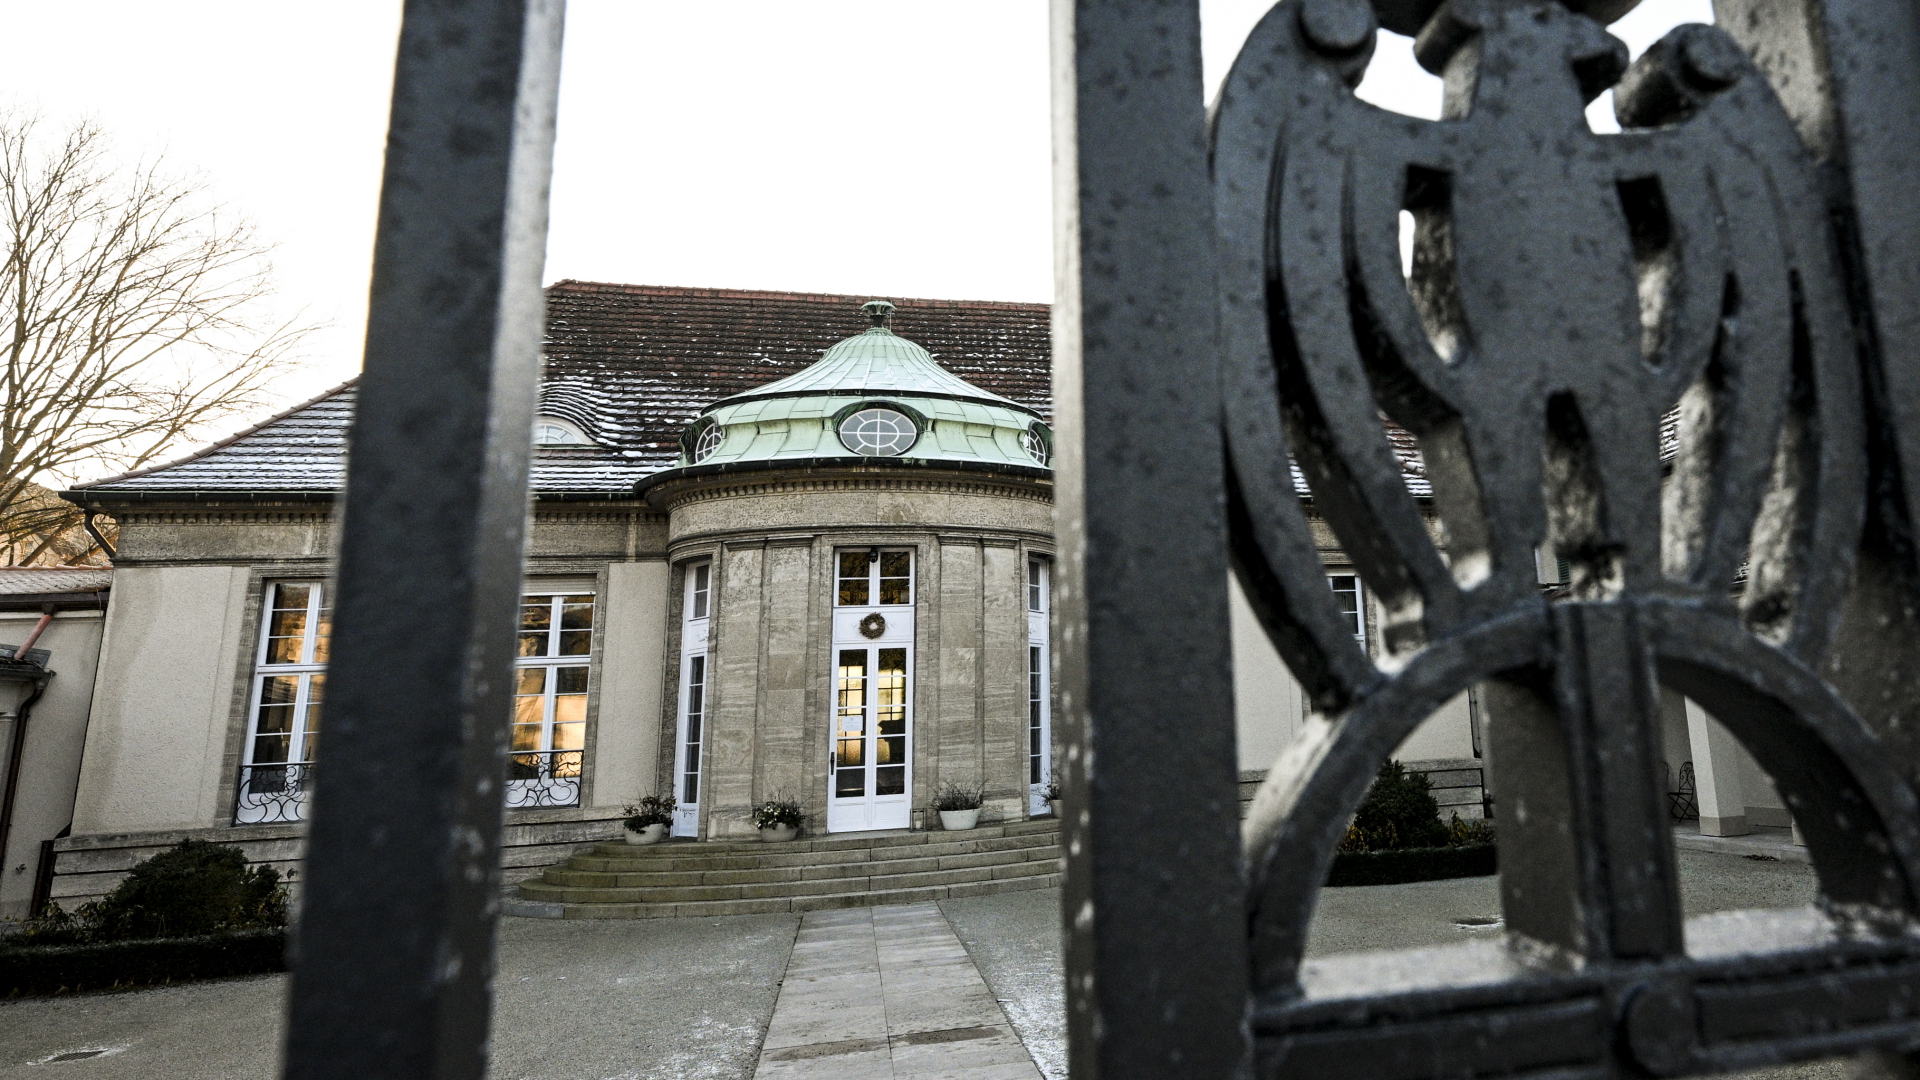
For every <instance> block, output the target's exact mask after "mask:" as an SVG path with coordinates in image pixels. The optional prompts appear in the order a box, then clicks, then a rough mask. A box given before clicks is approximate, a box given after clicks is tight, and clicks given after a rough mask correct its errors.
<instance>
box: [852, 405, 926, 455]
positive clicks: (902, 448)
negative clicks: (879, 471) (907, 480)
mask: <svg viewBox="0 0 1920 1080" xmlns="http://www.w3.org/2000/svg"><path fill="white" fill-rule="evenodd" d="M919 437H920V429H919V428H917V427H915V426H914V423H913V418H912V417H910V416H908V415H907V414H906V413H903V412H900V411H898V410H896V409H879V408H874V409H861V410H860V411H859V412H856V413H853V414H852V415H850V416H848V417H847V418H846V419H845V420H842V421H840V441H841V442H842V443H844V444H846V447H847V449H849V450H851V451H853V452H854V453H856V454H859V455H861V456H862V457H899V456H900V455H901V454H904V453H906V452H907V451H908V450H911V449H912V448H913V443H914V440H916V439H918V438H919Z"/></svg>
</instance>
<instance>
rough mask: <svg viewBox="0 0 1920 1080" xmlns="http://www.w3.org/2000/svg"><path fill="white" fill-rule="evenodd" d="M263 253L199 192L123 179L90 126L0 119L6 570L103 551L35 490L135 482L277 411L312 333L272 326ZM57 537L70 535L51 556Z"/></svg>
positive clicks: (128, 175)
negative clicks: (117, 473)
mask: <svg viewBox="0 0 1920 1080" xmlns="http://www.w3.org/2000/svg"><path fill="white" fill-rule="evenodd" d="M268 251H269V249H268V248H267V247H266V246H264V245H263V244H261V243H260V242H259V241H258V240H257V239H256V238H255V236H254V234H253V231H252V228H251V227H250V226H249V225H248V224H247V223H246V222H245V221H242V220H239V219H238V218H237V216H236V215H233V214H232V213H230V212H228V211H225V210H224V209H222V208H221V207H220V206H218V205H217V204H215V203H213V202H212V200H210V199H209V198H208V196H207V192H206V191H205V189H204V187H203V186H202V185H201V184H199V183H197V182H195V181H192V180H183V179H179V178H176V177H172V176H169V175H168V174H167V173H166V172H165V171H164V170H163V169H162V167H161V164H160V163H159V162H151V163H143V164H138V165H134V166H120V165H116V164H115V163H114V162H113V160H112V158H111V155H110V153H109V149H108V147H107V144H106V139H105V137H104V136H103V135H102V133H101V131H100V129H99V128H98V127H97V126H95V125H94V124H93V123H92V122H90V121H81V122H79V123H76V124H74V125H72V126H71V127H69V128H67V129H66V130H65V131H64V132H57V133H56V132H49V131H48V130H47V126H46V125H45V124H44V123H43V122H42V121H41V120H40V119H39V118H38V117H36V116H33V115H31V114H26V113H19V112H6V111H0V543H4V544H5V545H6V550H7V552H8V554H9V555H10V556H11V557H10V558H9V559H8V561H9V562H13V563H15V564H24V563H27V562H29V561H32V560H39V561H40V562H42V563H47V562H51V563H53V564H55V565H60V564H64V563H65V562H66V561H67V560H70V559H84V558H87V557H88V555H87V551H86V550H79V551H77V552H76V551H74V550H70V549H72V548H75V547H76V546H77V547H79V548H82V549H97V547H98V545H97V544H95V543H94V542H93V540H92V538H91V537H87V536H85V535H84V534H83V533H79V528H78V527H79V512H78V511H77V510H76V509H74V508H73V507H72V506H70V505H68V504H66V503H62V502H60V500H59V499H58V498H56V497H53V496H52V495H51V493H50V492H48V491H47V490H46V488H45V487H43V486H41V482H42V481H46V480H51V481H55V482H61V483H64V482H69V481H71V480H73V479H74V478H75V477H77V476H78V475H80V474H82V473H94V474H98V472H100V471H102V470H103V469H105V470H131V469H138V468H142V467H145V466H147V465H150V464H152V463H154V462H155V461H157V460H159V459H160V458H161V457H162V455H165V454H167V453H168V452H170V451H172V450H175V449H178V448H179V447H180V446H181V445H182V444H183V443H185V442H187V441H189V440H191V439H193V438H195V437H197V436H199V435H202V434H203V433H204V432H205V431H206V429H208V428H209V427H210V426H211V425H215V424H219V423H221V422H225V421H231V420H233V419H235V418H236V417H239V416H242V415H245V414H248V413H256V412H258V411H259V410H261V409H263V408H265V407H266V406H267V405H269V404H270V403H271V401H272V397H273V396H272V395H271V393H270V392H269V385H270V384H271V382H272V381H273V380H274V379H275V378H277V377H279V376H282V375H284V374H286V373H288V372H289V371H290V370H292V369H293V368H295V367H296V366H298V364H299V358H298V356H297V355H296V353H297V350H298V348H299V346H300V344H301V343H302V342H303V340H304V339H305V338H306V337H307V335H308V334H309V333H311V332H312V330H313V329H315V328H314V327H313V326H311V325H307V324H302V323H299V322H298V321H295V320H283V319H277V318H275V317H273V315H272V313H271V305H270V303H269V300H270V297H271V295H272V264H271V263H270V262H269V261H268V258H267V255H268ZM49 500H51V503H52V504H57V505H49ZM62 507H64V508H65V509H64V510H62V509H61V508H62ZM63 532H74V533H76V536H74V537H70V538H67V539H65V540H62V541H60V542H58V543H56V542H55V540H56V538H57V537H59V536H60V535H61V534H62V533H63Z"/></svg>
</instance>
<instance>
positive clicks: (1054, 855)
mask: <svg viewBox="0 0 1920 1080" xmlns="http://www.w3.org/2000/svg"><path fill="white" fill-rule="evenodd" d="M1059 857H1060V847H1059V845H1057V844H1047V845H1045V846H1041V847H1026V848H1011V849H1007V850H1004V851H975V852H963V853H958V854H953V855H929V856H927V857H925V858H914V859H880V860H875V861H872V862H858V863H840V862H836V863H825V864H820V865H814V866H773V867H753V868H748V869H743V870H683V871H675V870H635V871H617V872H605V871H590V870H575V869H573V868H572V867H570V866H559V867H554V868H552V869H549V870H548V871H547V872H546V873H545V874H543V875H541V878H540V880H541V881H543V882H545V883H546V884H548V885H566V886H574V887H578V888H594V889H606V888H627V887H640V886H658V887H667V886H691V885H758V884H768V883H775V882H800V881H829V880H844V879H849V878H864V877H873V876H876V875H889V874H920V873H927V872H931V871H935V870H964V869H971V868H974V867H981V866H1004V865H1008V864H1012V863H1022V862H1033V861H1037V860H1045V859H1058V858H1059Z"/></svg>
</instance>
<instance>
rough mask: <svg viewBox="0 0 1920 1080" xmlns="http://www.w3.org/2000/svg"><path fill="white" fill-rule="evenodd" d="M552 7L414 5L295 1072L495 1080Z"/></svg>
mask: <svg viewBox="0 0 1920 1080" xmlns="http://www.w3.org/2000/svg"><path fill="white" fill-rule="evenodd" d="M562 12H563V3H562V0H409V2H408V3H407V5H406V14H405V21H404V23H403V24H402V28H401V35H400V48H399V59H398V66H397V68H396V73H395V79H394V97H393V111H392V114H391V117H390V127H389V132H388V141H387V160H386V174H385V179H384V183H383V185H382V190H381V196H380V222H379V233H378V238H377V240H376V243H375V251H374V267H373V288H372V303H371V307H370V310H369V312H368V324H367V347H366V366H365V371H364V373H363V375H362V377H361V383H360V395H359V406H358V409H357V412H356V415H355V418H354V426H353V431H352V438H351V456H350V461H349V465H348V477H347V498H346V502H345V505H344V507H343V509H342V511H341V512H342V515H343V525H342V530H341V541H340V566H339V584H338V586H337V591H336V601H335V607H334V634H333V656H332V662H331V665H330V667H331V677H330V680H329V686H328V688H327V734H326V739H325V740H324V741H323V742H322V744H321V749H320V757H321V760H322V762H323V765H322V766H321V767H320V768H319V770H317V775H319V776H322V777H324V780H323V781H322V790H320V791H318V792H316V793H315V795H314V803H313V807H312V809H313V814H312V826H311V831H310V833H309V839H308V852H307V882H306V892H305V896H304V899H303V903H302V905H301V914H300V923H299V927H298V932H297V946H296V950H295V955H294V974H293V984H292V995H291V1003H290V1020H289V1026H288V1034H287V1060H286V1064H285V1075H287V1076H288V1077H298V1078H303V1080H304V1078H320V1077H340V1078H348V1077H351V1078H354V1080H367V1078H371V1077H429V1076H431V1077H445V1078H476V1080H477V1078H478V1077H480V1076H481V1075H483V1074H484V1072H485V1071H486V1058H487V1052H486V1047H487V1028H488V1022H489V1013H490V1011H491V1010H490V1006H491V981H492V975H493V921H494V911H495V907H496V904H497V897H498V885H497V882H498V878H499V869H498V867H499V846H500V830H501V823H502V813H503V811H502V808H501V804H502V799H501V783H502V779H501V777H502V772H503V754H504V751H505V748H506V732H507V721H508V708H509V703H510V695H511V694H512V684H511V681H510V675H511V672H512V642H513V628H514V618H513V614H514V608H515V604H516V602H517V596H518V593H519V584H520V576H521V561H522V552H523V546H524V545H523V541H524V531H525V520H526V516H527V462H528V455H529V453H530V442H531V436H530V434H529V432H530V431H531V430H532V423H533V400H534V393H535V387H536V381H537V374H538V368H539V343H540V334H541V329H542V327H541V317H542V316H541V312H542V300H541V293H540V274H541V268H542V263H543V259H544V251H545V244H546V221H547V182H548V175H549V171H550V168H551V164H552V147H553V124H554V107H555V99H556V92H557V86H558V78H559V58H560V30H561V21H562Z"/></svg>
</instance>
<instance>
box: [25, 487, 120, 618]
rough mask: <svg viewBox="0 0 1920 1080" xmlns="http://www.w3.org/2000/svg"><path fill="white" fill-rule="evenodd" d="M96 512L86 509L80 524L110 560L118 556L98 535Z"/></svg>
mask: <svg viewBox="0 0 1920 1080" xmlns="http://www.w3.org/2000/svg"><path fill="white" fill-rule="evenodd" d="M98 512H99V511H97V510H88V511H87V512H86V513H84V514H82V515H81V517H80V524H81V525H83V526H85V527H86V530H87V535H88V536H91V537H93V542H94V543H96V544H99V545H100V550H101V551H104V552H106V553H107V558H108V559H109V560H112V559H114V558H117V557H118V553H117V552H115V551H114V550H113V545H112V544H109V543H107V538H106V537H104V536H101V535H100V530H99V528H98V527H96V526H95V525H94V523H93V516H94V515H95V514H96V513H98ZM22 648H23V649H24V648H25V647H24V646H22Z"/></svg>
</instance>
